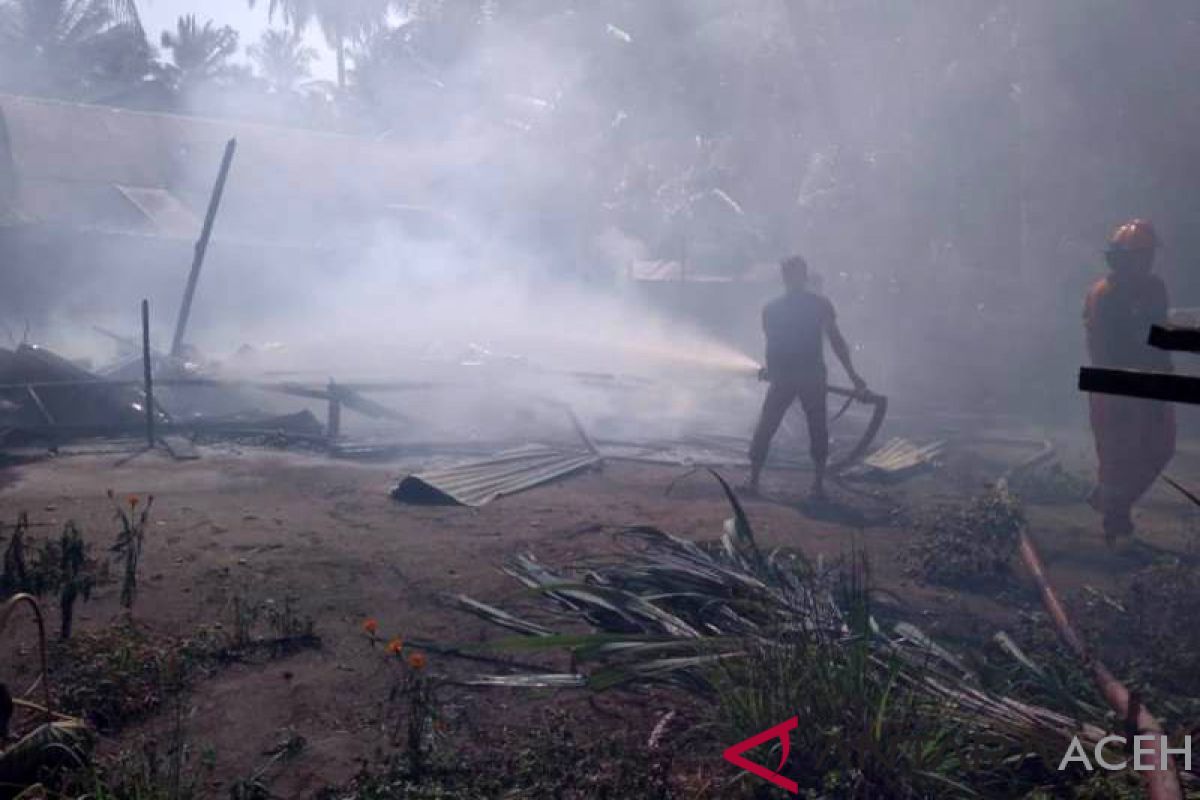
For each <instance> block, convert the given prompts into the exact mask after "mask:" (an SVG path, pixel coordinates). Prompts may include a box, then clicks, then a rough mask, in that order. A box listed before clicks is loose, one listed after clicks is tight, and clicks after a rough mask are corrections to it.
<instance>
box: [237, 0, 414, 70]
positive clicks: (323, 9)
mask: <svg viewBox="0 0 1200 800" xmlns="http://www.w3.org/2000/svg"><path fill="white" fill-rule="evenodd" d="M248 2H249V3H250V7H251V8H254V7H255V6H256V5H257V4H258V0H248ZM399 5H403V4H401V3H398V2H396V0H269V5H268V8H267V13H268V14H269V15H270V16H271V18H272V19H274V17H275V12H277V11H278V12H279V14H280V16H281V17H282V18H283V21H284V22H285V23H287V24H288V25H290V26H291V27H292V29H293V30H295V31H297V32H300V31H303V30H304V29H305V28H306V27H308V24H309V23H310V22H313V21H316V23H317V24H318V25H320V26H321V31H322V32H323V33H324V34H325V40H326V41H327V42H329V46H330V47H332V48H333V49H334V52H335V53H336V54H337V71H338V87H339V88H341V89H344V88H346V46H347V44H348V43H349V42H350V41H353V40H354V39H357V38H359V37H361V36H362V35H364V34H365V33H367V32H368V31H370V30H372V29H374V28H375V27H377V26H379V25H382V24H384V23H385V22H386V21H387V16H388V11H390V10H391V9H392V8H393V7H396V6H399Z"/></svg>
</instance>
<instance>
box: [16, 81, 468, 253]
mask: <svg viewBox="0 0 1200 800" xmlns="http://www.w3.org/2000/svg"><path fill="white" fill-rule="evenodd" d="M231 137H236V138H237V140H238V145H239V148H238V156H237V160H236V161H235V163H234V169H233V174H232V176H231V178H230V182H229V186H228V190H227V194H226V196H225V200H224V202H223V204H222V210H221V224H220V225H219V226H218V229H217V234H216V235H217V238H218V239H220V238H225V237H228V238H232V239H254V240H262V241H268V242H270V241H276V240H279V241H283V242H295V241H308V240H311V239H314V238H320V237H321V236H322V235H324V234H325V233H327V232H328V231H329V230H330V229H331V228H333V229H337V228H339V227H342V226H353V225H354V224H358V222H359V221H361V219H362V218H363V217H364V215H365V216H366V217H369V218H370V219H372V220H374V219H375V218H377V217H382V216H385V215H386V214H387V213H388V211H387V208H388V206H389V205H395V204H403V203H409V202H412V201H413V200H415V199H419V198H421V197H423V196H424V195H425V194H426V192H427V190H428V187H429V185H430V184H431V182H432V181H434V180H435V179H437V178H438V177H440V176H442V175H444V174H445V173H446V171H447V170H449V169H456V168H459V167H467V166H469V159H470V156H466V155H463V151H464V150H465V148H455V149H453V150H452V149H450V148H449V147H448V146H434V147H430V148H428V149H424V150H422V149H420V148H414V147H411V146H400V145H399V144H396V143H392V142H387V141H380V140H376V139H366V138H361V137H354V136H346V135H342V134H336V133H324V132H318V131H309V130H298V129H292V128H283V127H275V126H269V125H259V124H253V123H247V122H240V121H235V120H219V119H203V118H197V117H182V116H176V115H172V114H160V113H148V112H141V111H130V110H124V109H117V108H107V107H103V106H92V105H83V104H79V103H68V102H62V101H57V100H47V99H41V98H30V97H20V96H16V95H7V94H0V219H6V220H8V221H10V222H16V223H39V224H44V225H61V226H73V225H77V224H78V222H77V221H78V219H87V220H89V221H90V222H91V223H92V224H93V225H99V226H100V227H102V228H105V229H113V230H120V231H124V232H129V233H147V232H150V233H156V232H159V231H157V230H156V228H158V227H161V225H162V224H163V223H166V224H167V227H168V228H169V229H171V230H177V231H179V230H182V229H186V228H188V227H189V226H188V224H187V223H186V220H185V218H184V213H190V214H191V215H192V216H195V217H197V218H200V217H202V216H203V214H204V210H205V208H206V206H207V202H208V197H209V192H210V191H211V189H212V181H213V178H214V177H215V174H216V169H217V165H218V164H219V163H220V160H221V153H222V151H223V149H224V147H225V142H226V141H227V140H228V139H229V138H231ZM118 186H121V187H133V188H135V190H137V191H140V192H143V193H145V192H153V191H156V190H158V191H162V192H165V193H169V196H170V197H171V198H172V206H171V209H170V215H171V219H170V220H163V219H160V218H159V214H157V213H153V212H151V213H149V216H150V220H149V221H148V220H146V219H145V216H144V215H143V214H141V213H139V211H138V209H139V207H140V206H141V204H139V203H137V202H136V201H133V202H130V201H128V200H127V197H128V195H126V197H122V196H121V193H120V192H119V191H118V189H117V187H118ZM142 199H145V196H143V198H142ZM106 203H107V204H109V205H113V206H115V207H116V208H115V210H114V211H113V213H109V214H108V215H105V214H102V213H98V212H103V211H104V210H105V204H106ZM156 208H158V209H159V210H160V211H163V210H164V209H165V206H163V205H162V204H161V203H160V204H157V205H156ZM142 211H146V209H145V208H143V209H142ZM150 223H153V224H150Z"/></svg>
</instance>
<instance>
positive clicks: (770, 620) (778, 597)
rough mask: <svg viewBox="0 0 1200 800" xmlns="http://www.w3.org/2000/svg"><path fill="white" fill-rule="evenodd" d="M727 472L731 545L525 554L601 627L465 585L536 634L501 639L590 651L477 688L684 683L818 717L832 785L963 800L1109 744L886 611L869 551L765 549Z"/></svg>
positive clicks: (1006, 515)
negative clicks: (577, 559) (825, 559)
mask: <svg viewBox="0 0 1200 800" xmlns="http://www.w3.org/2000/svg"><path fill="white" fill-rule="evenodd" d="M721 484H722V486H723V487H724V488H725V491H726V493H727V496H728V498H729V501H730V504H731V507H732V509H733V518H732V519H731V520H729V521H728V522H727V523H726V530H725V533H724V535H723V537H722V539H721V541H720V543H719V544H715V545H707V546H706V545H700V544H697V543H694V542H690V541H686V540H683V539H679V538H677V537H674V536H671V535H670V534H667V533H664V532H662V531H659V530H657V529H654V528H648V527H639V528H633V529H627V530H624V531H622V532H621V533H620V536H621V538H622V539H623V540H624V541H625V542H626V544H627V545H628V549H627V550H626V551H625V552H624V553H622V554H620V555H618V556H615V557H607V558H603V559H592V560H589V561H586V562H583V563H581V564H578V565H575V566H574V567H571V568H569V569H567V570H561V571H560V570H554V569H551V568H549V567H547V566H545V565H543V564H541V563H539V562H538V561H536V560H535V559H534V558H533V557H532V556H518V557H517V558H515V559H513V560H512V561H511V562H510V563H509V564H508V565H507V567H506V570H507V571H508V572H509V573H510V574H511V575H513V576H514V577H515V578H517V579H518V580H519V581H521V582H522V583H523V584H525V586H527V587H528V588H529V589H530V590H532V591H533V592H535V593H536V594H537V595H539V596H541V597H543V598H546V599H547V600H549V601H550V602H551V603H553V605H554V606H556V610H557V611H558V612H559V617H560V618H561V617H562V615H563V614H565V615H567V616H568V617H571V618H574V619H576V620H578V621H581V622H586V623H587V624H588V625H590V626H591V627H592V628H593V631H592V632H590V633H563V632H558V631H556V630H555V629H553V628H552V627H550V626H549V625H547V624H544V623H542V622H540V621H538V620H535V619H530V618H528V617H522V616H518V615H517V614H515V613H512V612H510V611H506V610H503V609H498V608H495V607H492V606H489V605H487V604H484V603H481V602H479V601H477V600H474V599H472V598H469V597H466V596H459V597H457V598H455V599H456V600H457V602H458V603H459V605H460V606H461V607H462V608H464V609H465V610H468V611H470V612H471V613H474V614H476V615H478V616H480V617H482V618H484V619H486V620H489V621H491V622H493V623H495V624H497V625H500V626H503V627H506V628H508V629H510V630H514V631H516V632H518V633H519V634H520V636H518V637H515V638H513V637H510V638H507V639H504V640H502V641H500V642H498V643H496V645H495V646H497V647H500V648H503V649H505V650H507V651H514V650H520V651H546V650H566V651H568V652H569V653H570V654H571V656H572V664H573V670H572V671H571V672H552V673H534V674H510V675H490V676H481V677H479V678H478V679H476V680H475V681H474V683H476V684H477V685H485V686H511V687H571V686H575V687H587V688H591V689H594V690H605V689H611V688H615V687H624V688H629V689H636V690H644V689H646V688H647V687H650V686H654V685H661V686H670V687H675V688H678V689H682V690H684V691H685V692H687V693H688V694H690V695H692V696H694V697H696V698H697V699H698V700H700V702H702V703H704V704H708V705H709V706H711V707H715V708H716V709H718V710H719V714H718V718H719V720H721V721H722V724H723V726H724V730H725V731H726V733H727V734H729V735H731V736H733V735H738V734H740V733H746V732H747V731H749V732H750V733H757V732H760V731H761V730H762V729H763V728H765V727H770V726H772V725H775V724H778V723H779V722H782V721H784V720H785V719H787V718H789V717H792V716H797V715H798V714H799V713H801V712H802V713H803V714H804V717H805V721H804V723H803V725H804V726H807V727H808V728H809V729H808V730H807V731H805V734H806V735H807V736H808V737H809V738H808V739H806V741H805V745H804V747H805V748H806V749H807V750H808V751H809V754H808V755H807V756H805V757H804V758H806V759H808V760H806V761H803V762H802V763H801V765H800V767H799V773H803V774H804V777H805V780H806V783H805V785H806V786H808V787H809V788H810V789H811V790H812V791H814V792H817V793H818V794H820V795H821V796H826V797H855V798H857V797H882V796H886V797H919V796H930V793H933V792H936V796H939V797H940V796H949V797H954V796H959V795H968V794H970V792H971V791H974V790H975V789H976V787H978V788H980V789H982V790H984V791H988V790H991V792H992V796H1003V797H1007V796H1012V794H1011V792H1012V789H1013V787H1014V786H1026V787H1028V789H1032V788H1033V787H1034V786H1037V785H1039V784H1054V785H1061V784H1063V783H1064V782H1069V781H1071V780H1073V779H1074V778H1076V777H1077V776H1075V775H1073V774H1071V773H1058V772H1057V771H1055V770H1054V767H1055V766H1057V758H1055V757H1054V756H1055V754H1057V756H1058V757H1061V753H1062V751H1063V748H1064V747H1065V746H1066V744H1067V743H1068V742H1069V741H1070V740H1071V737H1072V736H1074V735H1076V734H1079V735H1080V736H1081V738H1083V739H1084V740H1090V741H1092V742H1094V741H1095V740H1096V739H1097V738H1098V737H1099V736H1102V735H1103V731H1102V729H1101V728H1100V727H1099V726H1097V725H1086V724H1084V723H1083V722H1081V721H1080V720H1079V718H1078V717H1077V716H1068V715H1066V714H1062V713H1059V712H1056V711H1054V710H1051V709H1049V708H1045V707H1041V706H1037V705H1035V704H1033V703H1030V702H1027V701H1026V700H1024V699H1022V698H1018V697H1013V696H1010V695H1008V694H1006V693H1004V692H1003V691H997V690H991V691H989V690H988V689H986V688H985V684H984V683H983V680H982V678H981V676H980V675H978V674H977V673H975V672H974V671H973V670H972V669H970V668H968V667H967V666H966V664H965V662H964V661H963V660H962V659H960V658H959V657H957V656H955V655H954V654H952V653H950V652H948V651H947V650H945V649H944V648H942V647H941V646H939V645H938V644H936V643H935V642H933V641H932V640H931V639H929V637H927V636H926V635H925V634H924V633H922V632H921V631H920V630H919V629H917V628H916V627H914V626H913V625H911V624H909V623H907V622H904V621H888V620H885V619H881V618H877V617H876V616H875V615H874V614H873V613H872V609H871V604H870V602H869V600H870V597H871V587H870V586H869V581H868V580H867V572H866V569H865V566H864V565H863V564H862V562H861V561H860V560H851V562H850V565H849V567H848V568H845V569H843V570H841V571H839V572H833V571H821V570H818V569H817V568H816V567H815V566H814V565H813V564H812V563H811V562H809V561H808V560H807V559H805V558H804V556H803V555H802V554H800V553H795V552H783V551H775V552H771V553H765V552H763V551H761V550H760V549H759V547H758V545H757V542H756V540H755V537H754V535H753V531H752V529H751V526H750V523H749V520H748V519H747V517H746V514H745V512H744V511H743V509H742V507H741V505H740V503H739V502H738V501H737V498H736V496H735V495H734V494H733V492H732V491H731V490H730V489H729V487H728V485H726V484H725V483H724V481H721ZM989 503H990V504H989V505H987V506H986V507H984V508H982V509H981V510H982V511H986V512H987V514H989V515H993V516H995V517H998V518H999V520H1000V521H1002V522H1004V524H1005V525H1011V524H1013V523H1014V522H1015V520H1016V519H1017V517H1016V516H1015V515H1014V512H1013V507H1012V505H1011V504H1010V503H1009V502H1008V501H1007V499H1005V498H1003V497H996V498H993V499H992V500H991V501H989ZM1000 688H1001V689H1004V688H1005V687H1000ZM1078 708H1080V709H1082V708H1085V706H1084V705H1083V704H1079V705H1078ZM1099 721H1101V722H1102V721H1103V718H1102V717H1101V718H1099ZM756 727H757V729H755V728H756ZM734 741H736V740H734ZM729 743H732V741H730V742H729ZM1039 754H1041V755H1042V756H1043V757H1042V758H1039V757H1038V755H1039ZM967 783H969V784H970V785H971V786H972V789H971V790H967V789H966V785H967ZM935 787H940V788H935ZM997 787H1002V788H999V789H997Z"/></svg>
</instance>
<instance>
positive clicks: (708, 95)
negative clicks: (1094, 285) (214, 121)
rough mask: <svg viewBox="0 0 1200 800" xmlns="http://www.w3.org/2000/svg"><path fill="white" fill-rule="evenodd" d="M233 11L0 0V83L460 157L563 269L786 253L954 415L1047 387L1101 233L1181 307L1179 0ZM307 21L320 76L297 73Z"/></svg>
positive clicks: (451, 183) (1076, 342)
mask: <svg viewBox="0 0 1200 800" xmlns="http://www.w3.org/2000/svg"><path fill="white" fill-rule="evenodd" d="M248 1H249V0H248ZM250 4H251V5H255V3H253V2H250ZM256 8H257V9H258V11H259V12H260V13H262V14H264V15H266V14H270V15H271V17H270V18H271V20H272V22H273V24H274V25H275V26H276V28H275V29H273V30H272V31H270V32H269V33H267V34H266V35H265V36H264V37H262V39H261V40H260V41H246V40H244V39H242V40H239V37H238V34H237V32H236V31H233V30H232V29H229V28H225V27H223V23H222V21H221V20H220V19H215V20H209V19H207V18H206V17H205V16H204V5H203V4H199V3H197V4H196V12H197V16H195V17H192V18H190V19H181V20H180V21H179V25H178V26H177V28H176V29H175V30H172V31H169V32H166V33H164V32H161V31H144V30H143V29H142V26H141V24H140V22H139V21H138V19H137V17H136V14H134V13H131V12H132V11H133V10H134V9H133V8H132V4H129V3H119V2H103V1H102V0H0V90H3V91H6V92H13V93H21V94H33V95H42V96H48V97H56V98H62V99H67V100H73V101H85V102H97V103H106V104H113V105H125V106H129V107H132V108H137V109H143V110H159V111H169V112H175V113H188V114H198V115H203V116H218V117H220V116H227V117H235V118H238V119H240V120H249V121H260V122H267V123H272V124H278V125H288V126H296V127H308V128H314V129H319V130H329V131H338V132H343V133H351V134H356V135H361V136H367V137H373V138H385V139H387V140H390V141H394V142H398V143H402V144H411V145H412V146H414V147H421V146H425V145H428V144H430V143H447V142H450V143H458V146H461V147H463V148H471V149H473V150H474V155H475V156H476V158H475V160H474V162H473V163H475V164H476V165H481V166H478V167H477V168H475V169H473V170H472V171H471V172H470V174H466V175H450V176H449V177H447V179H446V181H445V182H444V183H443V184H442V185H441V186H440V188H439V192H438V195H437V197H434V198H430V202H440V203H445V204H448V205H450V206H453V207H456V208H466V209H467V210H468V212H469V216H470V217H471V218H472V219H476V220H479V219H486V220H488V221H489V224H490V225H491V226H492V227H493V230H491V231H490V232H489V236H488V237H487V238H488V240H489V241H506V242H510V243H512V242H519V243H522V247H523V248H524V249H526V250H528V251H529V253H530V254H531V261H536V262H538V263H537V266H538V268H539V269H541V270H543V271H546V272H551V273H554V274H556V275H559V276H562V277H570V278H572V279H575V278H578V279H580V280H582V281H584V282H585V283H586V282H599V283H605V282H610V281H611V280H612V279H613V274H614V272H619V271H620V268H621V266H622V265H623V264H624V263H625V262H627V261H628V260H629V259H630V258H632V257H638V258H646V259H664V260H679V261H683V262H685V263H686V264H687V266H688V269H689V270H690V271H692V272H693V273H695V274H703V273H713V274H738V273H740V272H741V271H743V270H744V269H745V268H747V267H748V266H749V265H752V264H754V263H760V262H767V261H772V260H774V259H776V258H778V257H779V256H780V255H782V254H785V253H788V252H791V251H794V250H798V251H801V252H804V253H805V254H806V255H808V256H809V258H810V261H811V262H812V264H813V267H814V269H815V270H816V271H817V272H819V273H820V274H821V275H822V276H823V277H824V281H825V288H826V291H827V292H828V293H829V294H830V295H831V296H833V297H834V298H835V299H836V300H837V301H838V304H839V307H840V308H842V309H843V310H844V314H845V315H846V316H847V317H848V318H849V323H848V329H849V330H851V331H857V332H858V334H859V335H858V336H857V339H858V340H860V341H861V342H862V345H863V347H864V349H865V352H864V354H863V359H864V361H865V362H866V363H867V364H868V365H869V368H871V369H874V370H876V372H877V374H882V375H888V371H889V370H892V371H893V372H897V373H899V372H903V373H904V374H905V376H906V377H907V379H908V380H922V379H925V378H930V377H934V375H935V373H937V374H939V375H940V376H941V377H942V379H944V380H948V381H949V382H950V383H951V384H957V391H959V392H960V393H961V394H963V396H964V397H966V398H967V399H969V400H971V401H972V402H989V400H1009V399H1011V397H1009V396H1002V395H999V394H997V393H996V389H995V384H996V377H997V376H996V375H995V371H994V365H995V364H996V363H997V359H1003V360H1004V363H1005V364H1006V369H1007V370H1008V375H1016V374H1020V375H1023V376H1025V377H1024V378H1023V379H1022V380H1021V381H1019V383H1020V384H1021V386H1019V387H1018V386H1014V387H1013V394H1014V395H1021V396H1024V397H1031V396H1032V397H1034V399H1038V398H1040V399H1041V400H1044V401H1047V402H1048V401H1049V400H1050V399H1052V398H1053V397H1056V396H1063V395H1064V394H1065V393H1067V392H1069V391H1070V383H1071V381H1072V369H1071V368H1072V367H1073V365H1074V364H1076V363H1077V362H1078V360H1079V358H1080V352H1081V344H1080V338H1081V337H1080V333H1079V331H1078V328H1079V321H1078V316H1079V314H1078V310H1079V303H1080V298H1081V293H1082V291H1083V288H1084V287H1085V286H1086V283H1087V281H1088V279H1089V277H1091V276H1093V275H1094V274H1096V273H1097V272H1098V271H1099V270H1100V268H1101V258H1100V250H1101V248H1102V246H1103V241H1104V237H1105V235H1106V234H1107V231H1108V230H1109V229H1110V228H1111V226H1112V225H1113V224H1114V223H1115V222H1117V221H1119V220H1122V219H1125V218H1127V217H1130V216H1135V215H1140V216H1148V217H1151V218H1153V219H1154V220H1155V221H1156V223H1158V225H1159V228H1160V230H1161V231H1162V232H1163V235H1164V239H1165V241H1166V248H1165V250H1164V252H1163V255H1162V263H1161V267H1160V268H1161V270H1162V272H1163V273H1164V276H1165V278H1166V279H1167V281H1168V283H1169V284H1170V285H1171V286H1172V288H1173V290H1174V294H1175V299H1176V304H1177V305H1200V279H1197V278H1196V276H1195V275H1194V271H1193V270H1191V269H1190V267H1191V256H1190V254H1191V253H1194V252H1197V250H1198V249H1200V226H1197V225H1196V224H1195V217H1196V213H1197V211H1200V199H1197V198H1198V197H1200V193H1197V192H1196V191H1195V187H1196V186H1197V183H1198V179H1200V136H1198V135H1197V134H1198V133H1200V95H1198V94H1197V93H1196V90H1195V87H1196V86H1197V85H1198V79H1200V6H1197V4H1196V3H1194V2H1192V1H1191V0H1155V2H1149V3H1138V2H1117V1H1116V0H1063V1H1062V2H1053V3H1043V2H1036V1H1035V0H968V1H967V2H959V1H958V0H934V1H933V2H921V3H915V2H914V3H897V2H888V1H886V0H745V2H741V1H739V2H730V1H729V0H656V2H643V1H642V0H558V1H557V2H554V1H552V0H479V2H472V1H471V0H456V1H452V0H410V2H387V1H386V0H356V2H353V3H347V2H342V1H341V0H338V2H320V0H303V1H301V0H297V1H296V2H292V1H291V0H280V1H279V2H276V1H275V0H258V3H257V5H256ZM307 26H319V28H320V30H321V32H322V33H323V35H324V37H325V38H326V40H327V41H328V42H329V44H330V47H331V49H332V50H333V51H334V52H335V53H336V54H337V58H338V65H339V69H338V79H337V80H336V81H314V80H312V79H311V78H310V77H309V76H310V74H311V63H312V56H313V54H312V53H311V52H309V51H308V50H306V48H305V46H304V45H303V44H302V42H301V40H300V39H299V37H298V32H299V31H301V30H304V29H305V28H306V27H307ZM152 41H155V42H161V44H162V45H163V47H162V48H161V49H156V48H155V47H153V46H152V45H151V42H152ZM919 349H925V350H932V351H934V352H937V353H945V354H947V357H946V358H944V359H942V358H939V359H924V360H923V363H924V364H925V366H924V367H919V366H914V358H913V357H912V354H913V352H914V351H916V350H919ZM1064 370H1065V371H1064ZM1006 377H1007V376H1006ZM887 379H897V380H898V379H899V377H898V376H897V375H891V376H888V377H887V378H885V380H887ZM1007 382H1008V383H1010V384H1012V383H1013V382H1012V381H1007ZM1032 383H1041V384H1044V385H1043V386H1042V387H1041V388H1039V389H1036V390H1034V389H1032V388H1031V387H1030V385H1029V384H1032ZM972 393H975V394H976V395H977V396H972Z"/></svg>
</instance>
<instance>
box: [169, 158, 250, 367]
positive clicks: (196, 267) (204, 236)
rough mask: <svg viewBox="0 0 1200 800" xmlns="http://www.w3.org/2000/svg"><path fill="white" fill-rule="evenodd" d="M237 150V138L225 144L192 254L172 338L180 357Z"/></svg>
mask: <svg viewBox="0 0 1200 800" xmlns="http://www.w3.org/2000/svg"><path fill="white" fill-rule="evenodd" d="M236 152H237V139H230V140H229V142H228V143H227V144H226V145H225V156H224V157H223V158H222V159H221V171H220V172H218V173H217V183H216V185H214V186H213V191H212V196H211V197H209V199H208V213H207V214H206V215H205V216H204V227H203V228H202V229H201V230H200V238H199V239H198V240H197V241H196V250H195V253H194V254H193V256H192V270H191V272H189V273H188V282H187V288H186V289H185V290H184V292H183V304H182V305H181V306H180V307H179V318H178V319H177V320H176V321H175V338H173V339H172V340H171V356H172V357H173V358H178V357H179V356H180V353H181V351H182V350H183V336H184V334H185V333H186V332H187V324H188V317H190V316H191V315H192V298H193V297H195V296H196V283H197V282H198V281H199V280H200V268H201V267H202V266H203V265H204V255H205V253H207V252H208V240H209V238H210V237H211V236H212V229H213V223H214V222H215V221H216V219H217V210H218V209H220V207H221V196H222V195H224V194H225V179H226V178H228V177H229V168H230V166H232V165H233V155H234V153H236Z"/></svg>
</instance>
